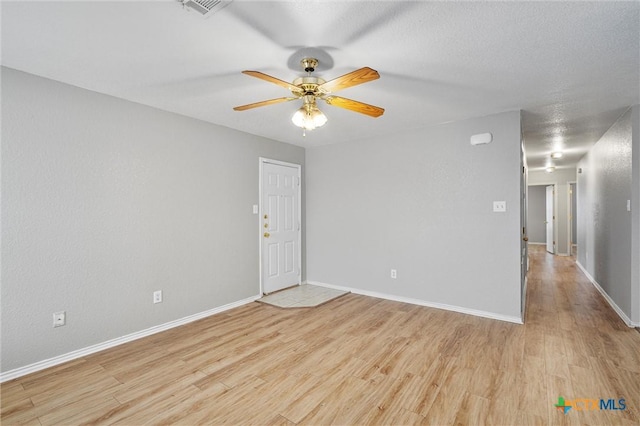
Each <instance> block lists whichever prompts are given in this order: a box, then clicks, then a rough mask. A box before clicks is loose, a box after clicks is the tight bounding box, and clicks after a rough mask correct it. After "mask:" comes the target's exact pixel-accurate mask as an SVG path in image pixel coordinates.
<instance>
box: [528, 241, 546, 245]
mask: <svg viewBox="0 0 640 426" xmlns="http://www.w3.org/2000/svg"><path fill="white" fill-rule="evenodd" d="M528 243H529V244H531V245H534V246H546V245H547V243H533V242H531V241H528Z"/></svg>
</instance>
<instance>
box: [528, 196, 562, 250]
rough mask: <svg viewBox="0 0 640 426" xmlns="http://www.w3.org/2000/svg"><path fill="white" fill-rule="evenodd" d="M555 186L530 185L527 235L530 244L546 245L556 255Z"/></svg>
mask: <svg viewBox="0 0 640 426" xmlns="http://www.w3.org/2000/svg"><path fill="white" fill-rule="evenodd" d="M555 197H556V190H555V184H537V185H529V186H528V191H527V198H528V201H527V231H528V233H527V235H528V238H529V244H533V245H544V246H545V248H546V250H547V251H548V252H549V253H551V254H556V247H557V246H556V205H555Z"/></svg>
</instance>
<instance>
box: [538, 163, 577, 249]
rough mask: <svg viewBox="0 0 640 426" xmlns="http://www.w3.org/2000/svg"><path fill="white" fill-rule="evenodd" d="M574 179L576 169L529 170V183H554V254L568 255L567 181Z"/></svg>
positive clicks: (569, 224)
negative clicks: (553, 170)
mask: <svg viewBox="0 0 640 426" xmlns="http://www.w3.org/2000/svg"><path fill="white" fill-rule="evenodd" d="M575 181H576V169H558V170H556V171H555V172H553V173H547V172H545V171H540V170H536V171H532V172H529V185H555V186H556V197H555V216H556V224H555V225H556V226H555V241H556V254H559V255H565V256H568V255H569V254H570V253H571V250H570V247H569V227H570V226H571V222H570V220H569V182H575Z"/></svg>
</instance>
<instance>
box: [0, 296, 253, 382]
mask: <svg viewBox="0 0 640 426" xmlns="http://www.w3.org/2000/svg"><path fill="white" fill-rule="evenodd" d="M259 298H260V295H256V296H252V297H248V298H246V299H242V300H239V301H237V302H232V303H228V304H226V305H223V306H219V307H217V308H213V309H209V310H208V311H204V312H200V313H197V314H194V315H189V316H187V317H184V318H180V319H177V320H174V321H169V322H167V323H164V324H160V325H156V326H153V327H151V328H147V329H146V330H141V331H136V332H135V333H131V334H127V335H126V336H122V337H117V338H115V339H111V340H107V341H106V342H102V343H98V344H96V345H91V346H87V347H86V348H82V349H78V350H75V351H72V352H68V353H66V354H62V355H58V356H56V357H53V358H49V359H45V360H42V361H38V362H35V363H33V364H29V365H25V366H24V367H18V368H15V369H13V370H9V371H6V372H3V373H0V383H3V382H6V381H7V380H12V379H15V378H18V377H22V376H26V375H27V374H30V373H35V372H36V371H40V370H44V369H45V368H49V367H53V366H56V365H58V364H62V363H64V362H67V361H72V360H74V359H78V358H82V357H83V356H87V355H91V354H93V353H96V352H100V351H103V350H105V349H109V348H112V347H114V346H118V345H122V344H123V343H127V342H131V341H133V340H137V339H141V338H143V337H147V336H150V335H152V334H156V333H160V332H162V331H166V330H169V329H171V328H175V327H179V326H181V325H185V324H188V323H190V322H193V321H197V320H199V319H202V318H206V317H209V316H211V315H215V314H219V313H220V312H224V311H228V310H229V309H233V308H237V307H239V306H243V305H246V304H249V303H251V302H254V301H256V300H257V299H259Z"/></svg>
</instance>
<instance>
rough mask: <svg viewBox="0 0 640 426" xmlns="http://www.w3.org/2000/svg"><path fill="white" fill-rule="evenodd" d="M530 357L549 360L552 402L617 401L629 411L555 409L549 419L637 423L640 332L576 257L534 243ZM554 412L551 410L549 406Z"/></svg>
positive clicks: (529, 300)
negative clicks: (618, 311)
mask: <svg viewBox="0 0 640 426" xmlns="http://www.w3.org/2000/svg"><path fill="white" fill-rule="evenodd" d="M529 256H530V262H531V263H530V271H529V274H528V291H527V310H526V318H525V323H526V325H525V329H526V332H525V338H526V339H525V340H526V343H525V358H526V357H534V358H531V359H544V372H545V386H546V388H547V394H548V395H549V401H551V400H552V399H553V398H556V399H557V398H558V397H559V396H563V397H564V398H565V399H567V400H570V399H578V398H587V399H600V398H603V399H609V398H612V399H616V400H618V399H620V398H624V399H625V401H626V410H624V411H621V412H613V411H589V412H579V413H578V412H575V411H576V410H570V412H569V413H568V414H567V415H566V418H564V417H563V416H558V414H559V413H550V414H549V421H550V422H554V423H555V422H557V421H558V420H559V419H562V420H566V421H567V422H569V423H574V422H575V423H581V424H584V423H589V422H591V423H593V424H627V422H628V424H638V422H640V417H639V414H638V413H639V410H640V333H638V332H637V331H636V330H635V329H633V328H629V327H627V326H626V324H624V322H623V321H622V320H621V319H620V318H619V317H618V315H617V314H616V313H615V312H614V310H613V309H612V308H611V307H610V306H609V305H608V304H607V302H606V301H605V300H604V298H603V297H602V295H600V293H599V292H598V291H597V290H596V289H595V288H594V287H593V285H592V284H591V283H590V282H589V280H588V279H587V277H586V276H585V275H584V274H583V273H582V271H580V269H579V268H578V267H577V265H576V263H575V257H564V256H554V255H551V254H549V253H547V252H546V250H545V248H544V246H542V245H531V246H529ZM552 411H553V410H552Z"/></svg>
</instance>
